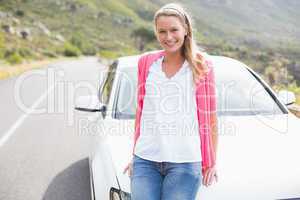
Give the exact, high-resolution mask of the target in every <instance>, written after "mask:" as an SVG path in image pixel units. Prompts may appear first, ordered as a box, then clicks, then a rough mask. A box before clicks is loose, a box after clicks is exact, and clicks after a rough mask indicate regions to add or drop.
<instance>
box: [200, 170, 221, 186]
mask: <svg viewBox="0 0 300 200" xmlns="http://www.w3.org/2000/svg"><path fill="white" fill-rule="evenodd" d="M214 181H215V182H217V181H218V175H217V170H216V167H215V166H213V167H209V168H207V169H205V170H204V173H203V180H202V183H203V185H205V186H206V187H208V186H210V185H211V184H212V183H213V182H214Z"/></svg>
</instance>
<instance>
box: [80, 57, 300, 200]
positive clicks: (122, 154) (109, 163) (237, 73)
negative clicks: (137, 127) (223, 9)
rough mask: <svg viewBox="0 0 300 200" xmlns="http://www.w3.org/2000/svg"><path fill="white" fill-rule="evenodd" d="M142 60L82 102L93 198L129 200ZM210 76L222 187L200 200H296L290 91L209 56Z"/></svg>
mask: <svg viewBox="0 0 300 200" xmlns="http://www.w3.org/2000/svg"><path fill="white" fill-rule="evenodd" d="M138 58H139V56H129V57H122V58H119V59H117V60H116V61H115V62H114V63H113V64H112V65H111V66H109V67H108V71H107V72H106V75H105V76H104V78H103V80H102V81H101V87H100V92H99V95H98V96H85V97H80V98H79V99H78V101H77V104H76V107H77V109H78V110H84V111H87V112H90V113H89V114H90V117H89V118H88V122H87V123H85V127H83V128H82V129H83V130H85V131H87V133H86V134H88V135H89V136H90V138H91V139H92V140H93V145H92V146H91V148H92V149H93V154H92V155H91V157H90V169H91V188H92V195H93V199H96V200H105V199H113V200H116V199H130V179H129V177H128V175H127V174H123V169H124V167H125V166H126V165H127V164H128V162H129V161H130V158H131V153H132V144H133V132H134V119H135V110H136V87H137V61H138ZM210 59H211V60H212V62H213V65H214V70H215V79H216V87H217V102H218V103H217V114H218V127H219V129H218V130H219V145H218V152H217V169H218V174H219V180H218V182H217V183H215V184H214V185H212V186H210V187H205V186H201V187H200V189H199V192H198V195H197V200H203V199H204V200H218V199H230V200H241V199H243V200H245V199H249V200H253V199H255V200H260V199H262V200H268V199H293V198H300V120H299V119H298V118H296V117H295V116H294V115H293V114H292V113H290V112H289V111H288V109H287V107H286V105H288V104H291V103H293V102H294V101H295V95H294V94H293V93H291V92H288V91H281V92H280V93H279V94H275V93H274V92H273V91H272V89H271V88H270V87H269V86H268V85H267V84H266V83H265V82H264V81H263V80H262V79H261V78H260V77H259V76H258V75H257V74H256V73H255V72H254V71H253V70H251V69H250V68H249V67H248V66H246V65H245V64H243V63H241V62H239V61H237V60H234V59H231V58H228V57H221V56H210Z"/></svg>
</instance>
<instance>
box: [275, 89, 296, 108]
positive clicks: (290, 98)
mask: <svg viewBox="0 0 300 200" xmlns="http://www.w3.org/2000/svg"><path fill="white" fill-rule="evenodd" d="M277 96H278V99H279V100H280V101H281V102H282V103H284V104H285V105H291V104H293V103H295V102H296V96H295V93H294V92H291V91H287V90H280V91H279V92H278V94H277Z"/></svg>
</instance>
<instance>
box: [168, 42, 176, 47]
mask: <svg viewBox="0 0 300 200" xmlns="http://www.w3.org/2000/svg"><path fill="white" fill-rule="evenodd" d="M176 43H177V42H172V43H168V42H166V43H165V44H166V45H167V46H168V47H173V46H174V45H175V44H176Z"/></svg>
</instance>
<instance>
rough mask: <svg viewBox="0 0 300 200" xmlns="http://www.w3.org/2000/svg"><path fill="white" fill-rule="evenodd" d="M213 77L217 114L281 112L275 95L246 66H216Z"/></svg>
mask: <svg viewBox="0 0 300 200" xmlns="http://www.w3.org/2000/svg"><path fill="white" fill-rule="evenodd" d="M215 79H216V85H217V102H218V105H217V110H218V114H219V115H255V114H281V113H283V112H282V110H281V108H280V107H279V105H278V103H277V102H276V101H274V98H276V97H272V96H271V95H270V92H268V90H267V89H266V88H265V87H264V85H263V84H262V83H261V82H260V81H259V80H258V79H257V78H256V77H255V76H254V75H253V74H252V73H251V72H250V71H249V70H248V69H247V68H246V67H241V66H240V65H239V66H224V65H222V66H216V67H215Z"/></svg>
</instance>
